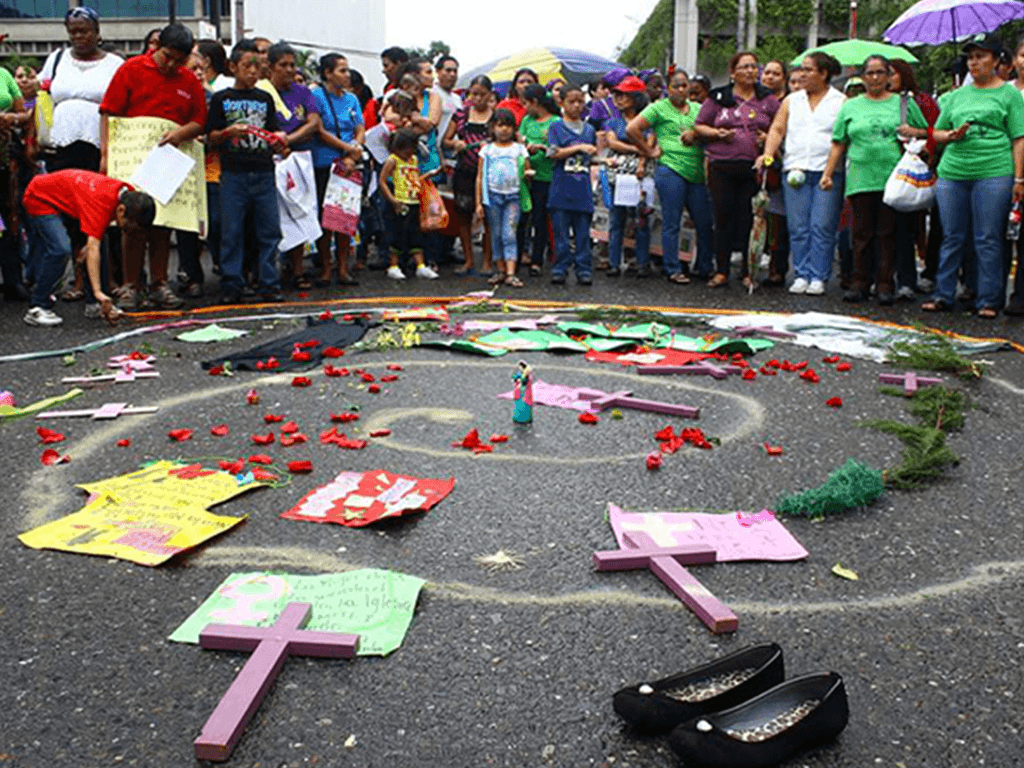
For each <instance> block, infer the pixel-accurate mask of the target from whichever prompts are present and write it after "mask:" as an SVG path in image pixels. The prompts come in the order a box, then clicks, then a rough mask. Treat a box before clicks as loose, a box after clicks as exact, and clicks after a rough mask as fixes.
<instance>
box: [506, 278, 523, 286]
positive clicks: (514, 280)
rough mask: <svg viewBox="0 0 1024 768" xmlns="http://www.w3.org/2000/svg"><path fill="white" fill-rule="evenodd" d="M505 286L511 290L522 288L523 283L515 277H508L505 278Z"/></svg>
mask: <svg viewBox="0 0 1024 768" xmlns="http://www.w3.org/2000/svg"><path fill="white" fill-rule="evenodd" d="M505 285H511V286H512V287H513V288H522V287H523V281H522V280H520V279H519V278H518V277H516V276H515V275H509V276H508V277H506V278H505Z"/></svg>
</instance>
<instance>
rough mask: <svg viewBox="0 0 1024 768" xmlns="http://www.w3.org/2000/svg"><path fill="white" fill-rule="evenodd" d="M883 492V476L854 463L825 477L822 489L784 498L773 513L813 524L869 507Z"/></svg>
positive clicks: (850, 462)
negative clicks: (797, 516)
mask: <svg viewBox="0 0 1024 768" xmlns="http://www.w3.org/2000/svg"><path fill="white" fill-rule="evenodd" d="M884 491H885V485H884V484H883V482H882V473H881V472H879V471H878V470H877V469H872V468H871V467H869V466H866V465H864V464H861V463H860V462H858V461H855V460H854V459H848V460H847V462H846V463H845V464H844V465H843V466H841V467H840V468H839V469H837V470H836V471H835V472H833V473H832V474H831V475H829V476H828V480H826V481H825V483H824V485H821V486H819V487H818V488H812V489H810V490H809V491H804V492H803V493H795V494H792V495H790V496H784V497H782V498H781V499H779V500H778V501H777V502H776V503H775V510H776V511H778V512H782V513H783V514H786V515H799V516H801V517H809V518H812V519H815V520H818V519H821V518H823V517H825V516H826V515H834V514H836V513H838V512H845V511H847V510H849V509H856V508H857V507H863V506H865V505H867V504H870V503H871V502H873V501H874V500H875V499H877V498H878V497H879V496H881V495H882V493H883V492H884Z"/></svg>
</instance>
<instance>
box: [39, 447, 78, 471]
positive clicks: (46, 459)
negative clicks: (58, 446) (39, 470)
mask: <svg viewBox="0 0 1024 768" xmlns="http://www.w3.org/2000/svg"><path fill="white" fill-rule="evenodd" d="M39 461H40V462H42V463H43V464H44V465H45V466H47V467H52V466H53V465H54V464H67V463H68V462H69V461H71V457H70V456H61V455H60V454H59V453H58V452H57V451H55V450H53V448H47V449H46V450H45V451H43V453H42V455H41V456H40V457H39Z"/></svg>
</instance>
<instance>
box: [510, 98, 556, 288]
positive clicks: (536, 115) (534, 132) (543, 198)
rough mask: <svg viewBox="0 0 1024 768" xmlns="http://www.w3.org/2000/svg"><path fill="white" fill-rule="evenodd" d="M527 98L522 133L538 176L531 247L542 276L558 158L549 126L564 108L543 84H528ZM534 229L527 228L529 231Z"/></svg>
mask: <svg viewBox="0 0 1024 768" xmlns="http://www.w3.org/2000/svg"><path fill="white" fill-rule="evenodd" d="M523 98H525V99H526V116H525V117H524V118H523V120H522V122H521V123H520V124H519V134H520V135H521V136H522V137H523V142H524V143H525V144H526V151H527V152H529V153H530V168H532V169H533V171H534V176H533V178H532V179H531V180H530V203H531V208H532V210H531V211H530V217H529V219H530V222H529V227H530V228H531V229H532V230H533V232H532V235H533V236H532V247H531V249H530V276H531V277H540V275H541V273H542V272H543V269H544V256H545V255H546V253H547V252H548V251H549V250H550V247H551V238H550V237H549V236H548V191H549V190H550V189H551V174H552V172H553V170H554V165H555V161H554V160H552V159H551V158H550V157H548V155H547V151H548V128H550V127H551V124H552V123H553V122H555V121H556V120H558V119H559V117H560V116H561V114H562V112H561V110H560V109H559V107H558V104H557V103H556V102H555V97H554V94H552V93H551V92H550V91H549V90H548V89H547V88H545V87H544V86H543V85H537V84H536V83H534V84H533V85H528V86H527V87H526V90H524V91H523ZM529 234H530V232H529V231H527V235H529Z"/></svg>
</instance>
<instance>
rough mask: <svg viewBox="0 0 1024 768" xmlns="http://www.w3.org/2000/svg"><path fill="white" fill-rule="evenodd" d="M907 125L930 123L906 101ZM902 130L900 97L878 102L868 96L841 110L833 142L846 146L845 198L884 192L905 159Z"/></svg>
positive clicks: (850, 102) (851, 102) (850, 101)
mask: <svg viewBox="0 0 1024 768" xmlns="http://www.w3.org/2000/svg"><path fill="white" fill-rule="evenodd" d="M907 122H908V123H909V124H910V125H912V126H914V127H915V128H927V127H928V123H927V122H926V121H925V119H924V115H923V114H921V109H920V108H919V107H918V106H917V104H915V103H914V100H913V99H908V100H907ZM899 127H900V97H899V96H898V95H897V94H895V93H894V94H891V95H890V96H889V98H887V99H885V100H883V101H878V100H876V99H869V98H868V97H867V96H857V97H856V98H853V99H850V100H849V101H847V102H846V103H845V104H843V106H842V107H841V108H840V109H839V114H838V115H837V116H836V122H835V125H834V126H833V128H832V141H839V142H842V143H844V144H846V145H847V148H846V159H847V164H846V195H847V196H849V195H856V194H858V193H860V192H881V191H882V190H884V189H885V183H886V182H887V181H888V180H889V176H890V175H892V172H893V169H894V168H895V167H896V164H897V163H898V162H899V161H900V158H901V157H902V156H903V145H902V144H901V143H900V141H899V136H898V134H897V133H896V129H897V128H899Z"/></svg>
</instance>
